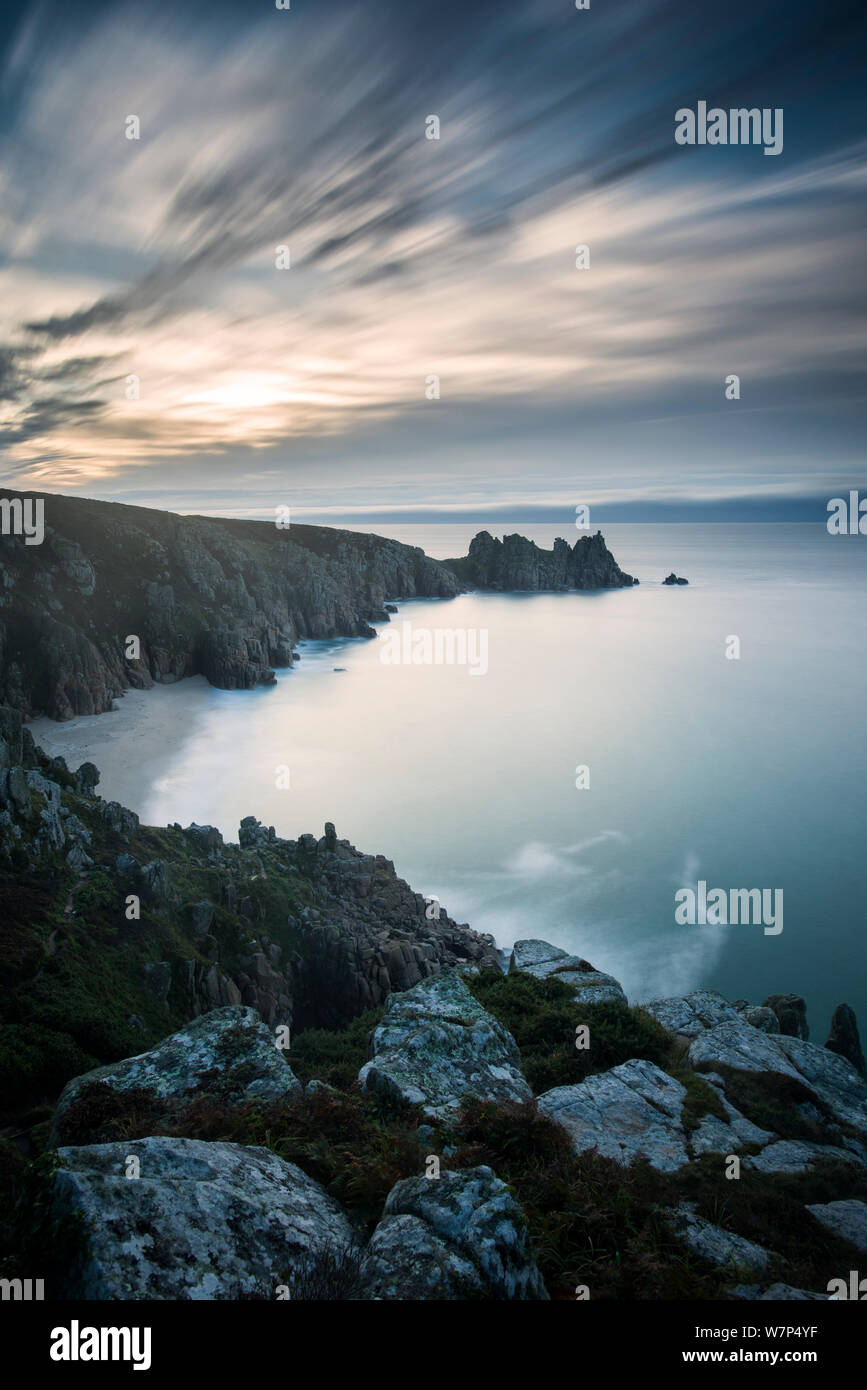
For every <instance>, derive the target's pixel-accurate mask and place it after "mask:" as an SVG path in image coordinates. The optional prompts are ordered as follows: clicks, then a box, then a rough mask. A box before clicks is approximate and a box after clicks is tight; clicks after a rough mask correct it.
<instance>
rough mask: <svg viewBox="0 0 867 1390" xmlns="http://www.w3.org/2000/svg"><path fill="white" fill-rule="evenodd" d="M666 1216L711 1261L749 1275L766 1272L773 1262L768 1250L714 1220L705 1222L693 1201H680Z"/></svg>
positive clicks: (689, 1245)
mask: <svg viewBox="0 0 867 1390" xmlns="http://www.w3.org/2000/svg"><path fill="white" fill-rule="evenodd" d="M667 1219H668V1221H669V1223H670V1225H671V1227H672V1229H673V1230H674V1231H675V1232H676V1233H677V1234H678V1235H679V1236H680V1237H681V1239H682V1240H683V1242H684V1244H685V1245H687V1246H688V1247H689V1249H690V1250H692V1252H693V1253H694V1254H696V1255H700V1256H701V1258H702V1259H703V1260H707V1262H708V1264H712V1265H717V1266H723V1265H733V1266H735V1267H736V1268H738V1269H741V1270H743V1271H744V1273H746V1274H764V1272H765V1271H766V1270H767V1268H768V1266H769V1265H770V1263H771V1260H772V1255H771V1253H770V1252H769V1251H767V1250H765V1249H764V1248H763V1247H762V1246H761V1245H756V1244H755V1242H754V1241H751V1240H746V1239H745V1238H744V1237H743V1236H738V1235H735V1234H734V1232H732V1231H727V1230H725V1229H724V1228H723V1227H722V1226H718V1225H716V1224H715V1223H714V1222H713V1221H706V1220H705V1219H704V1217H702V1216H699V1215H698V1214H697V1212H696V1208H695V1203H693V1202H681V1203H680V1204H679V1205H678V1206H676V1207H674V1208H673V1209H672V1211H671V1212H670V1213H669V1214H668V1217H667Z"/></svg>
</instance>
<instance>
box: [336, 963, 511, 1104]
mask: <svg viewBox="0 0 867 1390" xmlns="http://www.w3.org/2000/svg"><path fill="white" fill-rule="evenodd" d="M358 1079H359V1081H360V1082H361V1087H362V1090H364V1091H377V1092H381V1093H383V1094H385V1095H389V1096H392V1097H394V1098H395V1099H399V1100H402V1101H404V1102H405V1103H407V1104H410V1105H420V1106H421V1107H422V1109H423V1111H424V1114H425V1115H426V1116H427V1117H428V1118H429V1119H442V1118H446V1117H447V1116H449V1115H454V1114H455V1113H456V1112H457V1111H458V1110H459V1109H460V1106H461V1101H462V1098H463V1097H464V1096H465V1095H467V1094H471V1095H474V1096H478V1097H480V1098H481V1099H483V1100H492V1101H516V1102H526V1101H529V1100H531V1099H532V1094H533V1093H532V1091H531V1090H530V1087H529V1086H528V1085H527V1082H526V1081H525V1079H524V1077H523V1076H522V1075H521V1072H520V1055H519V1053H518V1047H517V1044H516V1042H515V1039H514V1038H513V1037H512V1035H511V1033H510V1032H509V1031H508V1029H507V1028H505V1027H504V1026H503V1025H502V1024H501V1023H499V1022H498V1021H497V1020H496V1019H495V1018H494V1017H493V1015H492V1014H489V1013H488V1011H487V1009H483V1008H482V1006H481V1004H479V1003H477V1001H476V1000H475V999H474V998H473V996H472V995H471V994H470V992H469V990H468V989H467V987H466V985H465V984H464V983H463V981H462V980H461V979H460V977H459V975H458V974H457V972H456V971H453V970H448V971H443V972H442V973H441V974H440V975H437V976H435V977H434V978H433V979H430V980H423V981H422V982H421V983H420V984H418V985H415V986H414V988H413V989H409V990H406V992H405V993H403V994H392V995H391V996H390V998H389V1000H388V1004H387V1005H386V1011H385V1017H384V1018H383V1020H382V1022H381V1023H380V1025H379V1027H378V1028H376V1030H375V1031H374V1035H373V1059H372V1060H371V1061H370V1062H366V1063H365V1065H364V1066H363V1067H362V1068H361V1071H360V1072H359V1074H358Z"/></svg>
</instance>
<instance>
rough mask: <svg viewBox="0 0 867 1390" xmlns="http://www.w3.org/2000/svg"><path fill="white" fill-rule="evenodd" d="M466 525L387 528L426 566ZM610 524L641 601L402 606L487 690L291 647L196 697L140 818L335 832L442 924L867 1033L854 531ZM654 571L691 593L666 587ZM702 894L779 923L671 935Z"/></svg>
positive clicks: (636, 982)
mask: <svg viewBox="0 0 867 1390" xmlns="http://www.w3.org/2000/svg"><path fill="white" fill-rule="evenodd" d="M483 524H484V523H483V522H482V523H480V524H479V526H474V527H472V526H470V527H468V526H436V527H426V526H406V527H403V528H380V529H381V530H382V531H387V532H388V533H390V534H394V535H396V536H398V537H399V538H400V539H402V540H407V541H411V542H413V543H415V544H420V545H423V546H424V547H425V549H427V550H428V552H429V553H431V554H434V555H438V556H440V557H443V556H448V555H457V554H462V553H465V551H466V545H467V541H468V539H469V538H470V536H472V535H473V534H474V532H475V531H476V530H478V529H479V528H480V526H481V525H483ZM488 529H491V530H492V531H494V532H495V534H501V532H502V528H496V527H495V526H493V525H489V528H488ZM507 529H509V530H519V531H522V532H523V533H524V534H530V535H532V536H533V537H534V539H536V540H538V541H539V542H540V543H542V544H545V545H547V546H550V544H551V543H552V541H553V538H554V536H555V535H557V534H567V535H568V532H564V530H563V528H556V527H550V526H541V527H540V526H532V527H522V526H519V525H517V524H516V525H512V526H510V527H508V528H507ZM604 531H605V535H606V539H607V540H608V543H609V545H610V547H611V549H612V550H613V552H614V554H615V556H616V558H617V560H618V562H619V563H620V564H621V566H622V567H623V568H624V569H625V570H627V571H629V572H631V573H633V574H636V575H637V576H638V577H639V578H640V579H641V581H642V582H641V586H640V587H639V588H637V589H632V590H619V591H611V592H604V593H596V594H559V595H555V594H538V595H536V594H533V595H529V594H528V595H509V596H504V595H492V594H491V595H464V596H462V597H460V598H458V599H456V600H453V601H450V602H438V601H428V602H424V601H418V602H412V603H405V604H401V611H400V615H399V617H398V618H397V619H396V620H395V622H396V623H397V625H398V626H399V625H400V624H401V623H403V622H405V621H407V620H408V621H409V622H411V623H412V625H413V629H414V630H415V631H417V630H418V628H425V629H429V630H430V631H431V633H433V632H434V631H435V630H436V629H437V628H448V629H466V630H469V631H470V632H473V633H475V634H476V635H477V637H478V636H479V635H480V634H481V633H482V632H485V633H486V634H487V639H486V640H487V671H486V672H485V674H483V675H482V674H477V675H473V674H471V673H470V669H469V668H468V667H467V666H460V665H444V664H443V665H407V664H386V663H384V662H383V660H382V659H381V656H382V652H383V643H382V641H381V640H377V641H375V642H368V641H364V640H355V641H345V642H329V643H312V642H311V643H308V644H307V645H306V646H305V647H303V648H302V652H303V659H302V662H301V664H300V666H299V667H298V668H297V669H296V670H294V671H293V672H292V673H291V674H290V673H288V672H286V673H282V674H280V676H279V681H278V684H277V686H276V687H274V688H271V689H261V690H257V691H252V692H226V691H216V690H206V691H203V692H202V699H201V708H200V714H199V715H198V716H197V717H196V720H195V723H194V726H193V727H191V728H190V730H189V735H188V737H187V738H186V740H185V742H184V745H183V747H182V749H181V750H180V752H178V753H177V754H175V755H172V756H171V757H169V758H167V760H166V762H165V763H164V765H162V766H161V767H160V768H159V769H158V770H157V776H156V779H155V781H154V782H153V783H152V785H151V787H150V790H149V792H148V794H147V796H146V797H145V799H144V803H143V804H142V805H141V806H139V807H137V808H136V809H138V810H139V811H140V812H141V813H142V814H143V815H144V817H145V818H146V819H147V820H149V821H152V822H154V821H155V822H157V823H165V822H167V821H174V820H178V821H181V822H182V823H183V824H187V823H188V822H189V821H190V820H196V821H200V822H210V823H212V824H216V825H218V826H219V827H220V828H221V829H222V830H223V832H224V834H225V835H226V836H227V837H231V838H236V837H237V826H238V823H239V820H240V818H241V817H242V816H244V815H247V814H255V815H256V816H257V817H258V818H259V819H260V820H263V821H265V822H266V823H267V824H273V825H274V826H275V827H276V828H277V831H278V834H282V835H285V836H289V837H293V838H294V837H296V836H297V835H298V834H300V833H302V832H304V831H313V832H315V833H317V834H320V833H321V830H322V826H323V823H324V822H325V821H326V820H333V821H334V822H335V824H336V826H337V832H338V834H339V835H340V836H343V837H347V838H348V839H350V840H351V841H352V842H353V843H355V844H356V845H358V846H359V847H360V848H363V849H366V850H368V851H371V852H375V853H383V854H385V855H387V856H388V857H389V858H391V859H393V860H394V862H395V864H396V867H397V869H398V871H399V872H400V873H401V874H403V875H404V877H406V878H407V879H408V880H409V881H410V882H411V883H412V884H413V886H414V887H415V888H416V889H418V890H419V891H420V892H423V893H425V894H434V895H437V896H438V897H439V898H440V900H441V902H442V903H443V905H444V906H445V908H446V909H447V910H448V911H449V912H450V913H451V915H452V916H454V917H456V918H458V920H461V921H468V922H470V923H471V924H472V925H473V926H475V927H476V928H479V929H480V930H483V931H489V932H492V933H493V934H494V936H495V937H496V938H497V941H498V942H499V943H500V944H501V945H509V944H510V943H511V942H512V941H514V940H515V939H517V938H519V937H528V936H531V937H532V936H539V937H544V938H545V939H547V940H549V941H552V942H555V943H557V944H559V945H561V946H564V947H567V948H568V949H570V950H572V951H576V952H579V953H580V954H582V955H584V956H586V957H587V958H588V959H589V960H590V961H591V962H592V963H593V964H594V965H595V966H597V967H598V968H599V969H602V970H607V971H610V972H611V973H612V974H614V975H616V976H617V978H618V979H620V980H621V982H622V983H623V985H624V988H625V989H626V991H627V994H628V995H629V997H630V999H632V1000H634V1001H639V1000H641V999H646V998H650V997H653V996H656V995H660V994H672V993H680V992H683V991H685V990H688V989H692V988H696V987H698V986H709V987H712V988H717V989H720V990H721V991H722V992H723V993H724V994H726V995H727V996H728V997H730V998H738V997H746V998H749V999H751V1000H754V1001H761V1000H762V999H763V998H765V996H766V995H767V994H769V993H777V992H782V991H795V992H798V993H802V994H804V995H805V996H806V998H807V1003H808V1017H809V1020H810V1023H811V1029H812V1031H811V1037H812V1038H813V1039H814V1040H815V1041H818V1042H823V1041H824V1039H825V1036H826V1033H827V1024H828V1018H829V1015H830V1011H831V1009H832V1008H833V1006H834V1005H835V1004H837V1003H839V1002H841V1001H844V1000H845V1001H846V1002H848V1003H850V1004H851V1005H852V1006H853V1007H854V1008H855V1009H856V1011H857V1012H858V1014H859V1018H860V1021H861V1024H862V1028H863V1030H864V1031H865V1032H867V972H865V968H864V959H865V951H864V924H865V911H864V904H865V897H867V870H865V853H864V847H865V828H867V807H865V785H867V783H865V774H867V736H865V729H864V717H863V706H864V683H865V682H864V675H865V642H867V624H865V620H864V611H865V607H864V600H865V587H867V586H865V581H867V539H865V538H861V537H830V536H829V535H828V534H827V532H826V530H825V528H824V527H823V526H818V527H812V526H770V527H766V526H760V525H749V526H740V527H736V526H712V525H704V526H701V525H697V526H685V525H679V526H663V525H653V526H646V527H640V526H634V525H630V526H624V525H621V526H609V527H605V528H604ZM671 569H674V570H675V571H676V572H677V573H678V574H682V575H685V576H686V577H687V578H688V579H689V581H690V585H689V587H688V588H679V589H668V588H664V587H662V586H661V584H660V582H659V581H660V580H661V579H662V578H663V576H664V575H666V574H667V573H668V572H669V570H671ZM731 637H737V638H738V639H739V641H740V659H738V660H730V659H727V657H726V654H725V653H726V646H727V642H728V639H729V638H731ZM730 645H731V644H730V643H729V646H730ZM336 666H339V667H345V668H346V670H345V671H342V672H335V671H334V667H336ZM579 765H584V766H586V767H587V768H588V769H589V774H588V775H589V787H587V788H582V789H578V788H576V785H575V782H576V768H577V767H578V766H579ZM287 768H288V781H289V786H288V788H286V787H282V788H281V787H278V785H277V780H278V778H281V779H282V780H283V781H284V782H285V781H286V773H285V771H283V772H281V771H280V769H287ZM699 879H703V880H705V881H706V882H707V885H708V889H710V888H716V887H719V888H723V889H725V890H726V891H727V890H729V889H732V888H754V887H758V888H768V889H782V890H783V895H784V926H783V931H782V932H781V933H780V934H779V935H767V934H765V933H764V932H763V930H762V927H761V925H746V926H726V927H723V926H704V927H702V926H678V925H676V924H675V920H674V907H675V903H674V895H675V893H676V891H677V890H678V889H679V888H682V887H688V886H691V885H692V886H694V885H695V883H696V881H697V880H699Z"/></svg>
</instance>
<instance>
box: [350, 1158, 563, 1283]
mask: <svg viewBox="0 0 867 1390" xmlns="http://www.w3.org/2000/svg"><path fill="white" fill-rule="evenodd" d="M360 1285H361V1291H362V1292H361V1297H363V1298H368V1299H461V1298H486V1299H547V1297H548V1294H547V1292H546V1290H545V1285H544V1283H543V1281H542V1276H541V1275H540V1273H539V1271H538V1269H537V1268H536V1263H535V1261H534V1259H533V1254H532V1251H531V1249H530V1238H529V1234H528V1231H527V1225H526V1221H525V1219H524V1215H523V1212H522V1211H521V1208H520V1207H519V1206H518V1204H517V1202H516V1201H515V1199H514V1198H513V1197H512V1195H511V1194H510V1192H509V1189H508V1188H507V1187H506V1184H505V1183H504V1182H501V1181H500V1179H499V1178H497V1177H496V1176H495V1175H494V1173H493V1172H492V1171H491V1169H490V1168H486V1167H478V1168H465V1169H461V1170H459V1171H457V1172H442V1173H441V1174H440V1176H439V1177H438V1178H405V1179H404V1180H403V1181H402V1182H399V1183H396V1184H395V1186H394V1187H393V1188H392V1189H391V1192H390V1193H389V1194H388V1197H387V1198H386V1202H385V1208H384V1211H383V1216H382V1220H381V1221H380V1223H379V1225H378V1226H377V1228H376V1230H375V1231H374V1233H373V1236H372V1237H371V1240H370V1244H369V1246H368V1248H367V1252H366V1256H365V1261H364V1264H363V1266H362V1271H361V1278H360Z"/></svg>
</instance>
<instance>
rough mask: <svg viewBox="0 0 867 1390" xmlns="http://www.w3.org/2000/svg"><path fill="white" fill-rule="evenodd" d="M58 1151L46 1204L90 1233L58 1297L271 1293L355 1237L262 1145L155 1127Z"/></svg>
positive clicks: (323, 1195) (320, 1195) (331, 1204)
mask: <svg viewBox="0 0 867 1390" xmlns="http://www.w3.org/2000/svg"><path fill="white" fill-rule="evenodd" d="M58 1159H59V1166H58V1169H57V1172H56V1174H55V1176H54V1180H53V1182H54V1189H53V1202H52V1216H53V1218H54V1219H55V1220H57V1221H63V1220H64V1219H68V1218H70V1217H77V1218H80V1220H81V1221H82V1223H83V1225H84V1228H85V1230H86V1232H87V1235H88V1248H87V1251H86V1252H85V1253H83V1254H82V1255H81V1257H80V1258H79V1259H78V1260H77V1261H76V1262H75V1263H74V1264H72V1265H71V1266H70V1267H69V1268H68V1270H67V1272H66V1278H65V1284H64V1286H62V1287H61V1288H60V1289H59V1290H58V1292H59V1294H60V1296H61V1297H64V1298H70V1299H101V1300H102V1299H106V1300H111V1301H116V1300H121V1301H123V1300H129V1299H136V1300H138V1299H160V1300H166V1299H178V1300H183V1301H186V1300H202V1299H209V1300H211V1299H238V1298H261V1299H273V1298H276V1297H277V1290H278V1287H279V1286H280V1285H284V1286H287V1287H290V1288H291V1281H292V1278H293V1275H294V1276H302V1277H303V1276H304V1275H305V1274H306V1272H307V1270H308V1269H309V1267H310V1264H311V1263H315V1261H317V1260H318V1259H321V1258H323V1257H327V1256H328V1255H329V1254H332V1255H337V1254H339V1253H340V1252H342V1251H344V1250H345V1249H347V1248H348V1247H351V1246H352V1244H353V1242H354V1239H355V1231H354V1229H353V1227H352V1225H351V1223H350V1222H349V1220H348V1218H347V1216H346V1214H345V1212H343V1211H342V1210H341V1208H340V1207H339V1206H338V1204H337V1203H336V1202H335V1201H333V1199H332V1198H331V1197H329V1196H328V1193H327V1192H325V1190H324V1189H323V1188H322V1187H321V1186H320V1185H319V1183H317V1182H314V1180H313V1179H312V1178H311V1177H308V1175H307V1174H306V1173H302V1171H301V1169H300V1168H297V1167H296V1166H295V1165H294V1164H292V1163H286V1162H284V1161H283V1159H281V1158H278V1157H277V1155H276V1154H274V1153H272V1152H271V1151H270V1149H263V1148H248V1147H245V1146H242V1145H240V1144H223V1143H205V1142H204V1141H203V1140H200V1139H174V1138H155V1139H137V1140H132V1141H128V1140H127V1141H124V1142H123V1143H116V1144H92V1145H87V1146H85V1147H82V1148H62V1149H59V1150H58Z"/></svg>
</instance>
